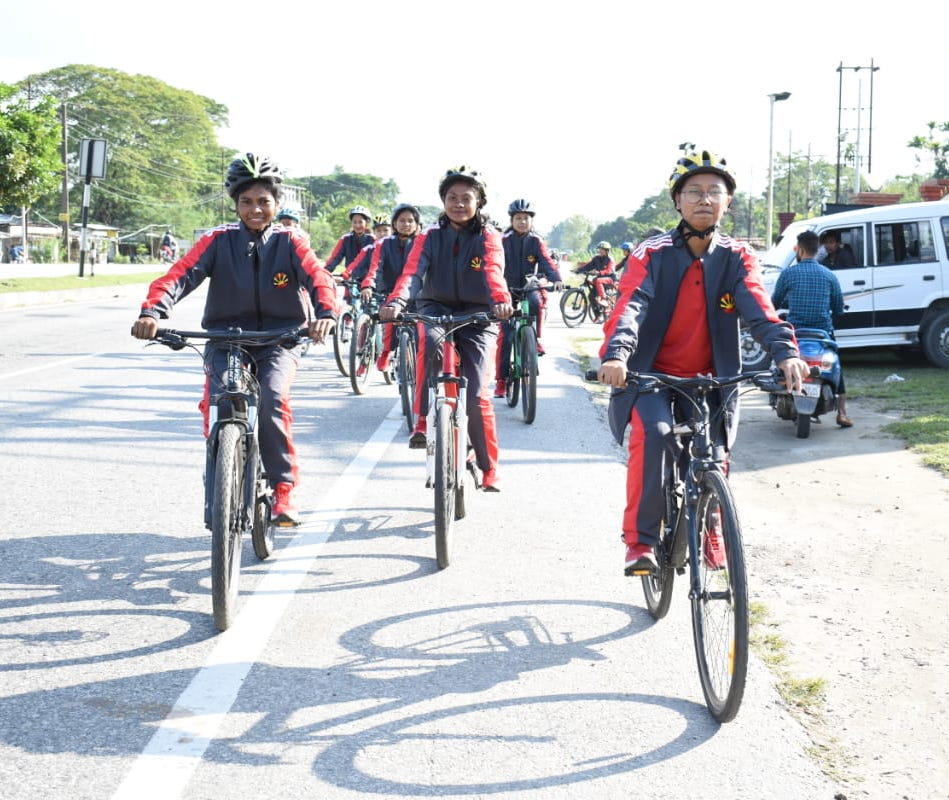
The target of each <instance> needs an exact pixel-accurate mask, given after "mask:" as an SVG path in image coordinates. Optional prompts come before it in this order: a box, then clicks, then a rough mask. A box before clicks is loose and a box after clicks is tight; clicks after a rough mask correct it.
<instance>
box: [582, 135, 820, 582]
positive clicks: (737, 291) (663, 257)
mask: <svg viewBox="0 0 949 800" xmlns="http://www.w3.org/2000/svg"><path fill="white" fill-rule="evenodd" d="M669 187H670V188H669V190H670V193H671V195H672V201H673V203H674V204H675V207H676V209H677V210H678V211H679V213H680V214H681V217H682V218H681V220H680V221H679V224H678V225H677V226H676V227H675V228H673V229H672V230H671V231H669V232H668V233H667V234H665V235H663V236H657V237H653V238H651V239H647V240H646V241H645V242H643V243H642V244H640V245H639V246H638V247H637V248H636V250H635V251H634V252H633V254H632V256H631V257H630V259H629V263H628V265H627V267H626V272H625V273H624V274H623V278H622V280H621V281H620V287H619V288H620V297H619V299H618V300H617V302H616V306H615V307H614V309H613V312H612V313H611V314H610V317H609V319H608V320H607V322H606V325H604V342H603V345H602V347H601V348H600V358H601V365H600V369H599V374H598V377H599V379H600V381H601V382H603V383H605V384H607V385H609V386H612V387H613V393H612V396H611V398H610V408H609V419H610V428H611V430H612V431H613V435H614V436H615V437H616V439H617V441H618V442H620V443H622V440H623V434H624V432H625V430H626V428H627V426H629V427H630V434H629V460H628V462H627V468H626V509H625V511H624V514H623V526H622V527H623V541H624V542H625V544H626V561H625V573H626V574H627V575H633V574H636V573H640V574H641V573H642V572H643V571H646V570H655V569H656V568H657V562H656V557H655V554H654V552H653V548H654V547H655V546H656V544H657V543H658V541H659V538H658V536H659V525H660V521H661V519H662V514H663V496H664V495H663V492H664V481H665V479H666V475H665V471H664V470H663V469H662V466H661V465H662V459H663V453H664V448H665V442H666V437H667V435H668V432H669V431H670V430H671V428H672V425H673V419H683V418H689V417H690V416H691V413H692V409H691V407H690V405H689V404H688V403H687V402H685V401H684V400H683V399H682V398H681V397H679V396H678V395H676V394H675V393H673V392H672V390H670V389H662V390H660V391H658V392H650V393H648V394H643V395H641V396H637V393H636V391H635V390H634V389H631V388H630V387H629V386H628V385H627V382H626V375H627V371H635V372H650V371H653V372H662V373H666V374H669V375H676V376H680V377H693V376H695V375H698V374H703V375H705V374H713V375H720V376H731V375H737V374H739V373H740V372H741V358H740V351H741V349H740V346H739V336H740V329H739V320H740V319H743V320H744V321H745V323H746V324H747V325H748V329H749V331H750V333H751V335H752V336H753V337H754V338H755V339H756V340H757V341H758V342H760V343H761V344H762V345H763V346H764V347H765V348H766V349H767V350H768V351H769V352H770V353H771V356H772V358H773V359H774V361H775V363H776V364H777V365H778V366H779V367H780V368H781V370H782V371H783V372H784V374H785V378H786V380H787V385H788V387H789V389H790V390H791V391H793V392H800V390H801V384H802V382H803V380H804V378H805V377H806V376H807V374H808V366H807V364H806V363H805V362H804V361H803V360H801V359H800V358H799V357H798V349H797V343H796V341H795V339H794V333H793V330H792V328H791V325H790V324H789V323H787V322H783V321H782V320H780V319H779V318H778V315H777V314H776V313H775V311H774V307H773V306H772V305H771V301H770V299H769V298H768V295H767V293H766V292H765V289H764V287H763V286H762V283H761V276H760V270H759V267H758V261H757V258H756V257H755V255H754V253H753V251H752V250H750V249H749V248H748V247H747V246H746V245H744V244H742V243H740V242H737V241H735V240H733V239H732V238H730V237H728V236H725V235H723V234H721V233H720V232H719V231H718V226H719V224H720V223H721V221H722V217H724V216H725V212H726V211H727V210H728V206H729V204H730V203H731V199H732V197H733V196H734V194H735V179H734V178H733V177H732V175H731V173H730V172H729V171H728V170H727V168H726V166H725V160H724V159H719V158H717V157H716V156H715V155H714V154H712V153H710V152H708V151H707V150H705V151H701V152H697V153H691V154H689V155H687V156H684V157H683V158H680V159H679V161H678V162H677V163H676V166H675V170H674V171H673V173H672V176H671V177H670V179H669ZM709 401H710V405H711V406H712V408H713V412H714V411H715V410H716V409H719V410H722V411H724V413H722V414H718V415H717V416H716V415H714V414H713V419H718V420H720V429H719V430H715V431H711V432H710V436H711V437H712V438H713V441H716V442H717V445H718V446H719V447H723V448H725V450H726V451H727V450H728V448H730V447H731V446H732V444H733V443H734V440H735V434H736V432H737V425H738V391H737V389H735V388H732V389H729V390H725V391H721V392H715V393H713V394H712V396H711V397H710V398H709ZM674 415H675V416H674ZM706 541H707V542H708V544H707V546H706V550H705V552H704V554H703V555H704V558H705V559H706V563H707V564H708V566H710V567H711V568H718V567H721V566H722V565H723V563H724V555H725V554H724V549H723V548H722V547H721V544H720V542H718V541H717V540H716V539H715V537H714V536H710V537H708V538H707V540H706Z"/></svg>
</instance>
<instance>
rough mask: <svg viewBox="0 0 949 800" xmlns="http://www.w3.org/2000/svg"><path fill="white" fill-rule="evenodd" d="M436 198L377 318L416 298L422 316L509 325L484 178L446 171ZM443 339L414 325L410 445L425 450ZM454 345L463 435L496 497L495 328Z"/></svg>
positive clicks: (389, 318)
mask: <svg viewBox="0 0 949 800" xmlns="http://www.w3.org/2000/svg"><path fill="white" fill-rule="evenodd" d="M438 194H439V197H440V198H441V200H442V203H443V204H444V211H443V213H442V214H441V216H439V218H438V221H437V222H436V223H435V224H434V225H432V226H430V227H428V228H427V229H426V230H425V231H424V232H422V233H420V234H419V235H418V236H417V237H416V239H415V243H414V244H413V246H412V251H411V253H410V254H409V260H408V262H407V263H406V265H405V269H404V270H403V271H402V275H401V276H400V277H399V279H398V280H397V281H396V284H395V288H394V289H393V290H392V293H391V294H390V295H389V298H388V300H387V303H386V305H385V306H384V307H383V308H382V313H381V314H380V318H381V319H382V320H383V321H384V322H393V321H395V320H396V319H397V318H398V316H399V314H400V313H401V311H402V310H403V309H404V308H405V306H406V304H407V303H408V302H409V301H410V300H415V301H416V303H417V305H418V310H419V311H420V312H421V313H423V314H428V315H432V316H436V315H447V314H471V313H474V312H479V311H489V312H490V311H493V313H494V315H495V316H496V317H498V319H501V320H505V319H508V318H509V317H510V316H511V315H512V314H513V313H514V309H513V308H512V307H511V295H510V293H509V292H508V290H507V287H506V286H505V284H504V248H503V245H502V244H501V234H500V233H499V232H498V230H497V229H496V228H494V227H493V226H491V225H490V224H488V223H487V222H486V217H485V215H484V214H483V213H482V211H481V209H482V208H484V206H485V203H486V202H487V195H486V194H485V184H484V180H483V179H482V178H481V176H480V175H479V174H478V173H477V172H475V171H474V170H471V169H468V168H467V167H458V168H457V169H450V170H448V172H447V173H446V174H445V177H444V178H442V180H441V182H440V183H439V186H438ZM442 335H443V330H442V329H441V328H440V327H438V326H428V325H420V326H419V351H418V359H417V362H416V374H417V376H418V380H417V381H416V392H415V409H416V412H417V413H418V419H419V424H418V425H417V426H416V429H415V431H413V433H412V437H411V439H410V440H409V447H413V448H419V447H425V415H426V413H427V411H428V408H427V405H428V393H427V391H426V389H427V386H426V384H427V381H426V380H425V376H426V375H427V374H428V373H429V371H430V370H431V369H434V368H435V362H436V359H438V358H439V357H440V353H439V351H440V341H441V338H442ZM455 343H456V346H457V347H458V350H459V353H460V354H461V370H462V374H463V375H464V376H465V378H466V379H467V381H468V389H467V393H468V394H467V403H468V436H469V439H470V441H471V444H472V446H473V448H474V452H475V458H476V460H477V465H478V468H479V469H480V470H481V471H482V473H483V475H482V481H481V485H482V488H484V489H485V490H486V491H492V492H496V491H500V483H499V480H498V473H497V464H498V436H497V429H496V426H495V420H494V407H493V405H492V403H491V393H490V388H489V387H490V381H491V369H492V366H493V364H494V355H495V348H496V346H497V329H496V327H495V326H494V325H493V324H488V325H484V326H477V325H468V326H466V327H464V328H461V329H460V330H459V331H458V333H457V334H456V338H455Z"/></svg>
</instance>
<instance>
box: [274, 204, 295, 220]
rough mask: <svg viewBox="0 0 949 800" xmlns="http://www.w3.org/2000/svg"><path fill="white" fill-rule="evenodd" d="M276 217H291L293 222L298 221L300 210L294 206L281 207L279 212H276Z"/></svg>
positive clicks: (279, 218)
mask: <svg viewBox="0 0 949 800" xmlns="http://www.w3.org/2000/svg"><path fill="white" fill-rule="evenodd" d="M277 219H278V220H281V219H292V220H293V221H294V222H299V221H300V212H299V211H297V210H296V209H295V208H290V207H289V206H288V207H287V208H281V209H280V213H279V214H277Z"/></svg>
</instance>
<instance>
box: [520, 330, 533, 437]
mask: <svg viewBox="0 0 949 800" xmlns="http://www.w3.org/2000/svg"><path fill="white" fill-rule="evenodd" d="M520 347H521V413H522V414H523V416H524V422H525V423H527V424H528V425H530V424H532V423H533V422H534V417H535V416H537V334H536V333H535V332H534V329H533V328H532V327H531V326H530V325H525V326H524V327H523V328H521V336H520Z"/></svg>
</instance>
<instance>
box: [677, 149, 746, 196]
mask: <svg viewBox="0 0 949 800" xmlns="http://www.w3.org/2000/svg"><path fill="white" fill-rule="evenodd" d="M702 174H710V175H718V176H719V177H720V178H721V179H722V180H724V181H725V186H726V187H727V188H728V193H729V194H734V193H735V186H736V183H735V177H734V176H733V175H732V174H731V173H730V172H729V171H728V167H727V166H725V159H724V158H719V157H718V156H716V155H715V153H711V152H709V151H708V150H698V151H696V152H694V153H688V154H687V155H684V156H683V157H682V158H680V159H679V160H678V161H676V166H675V169H674V170H673V171H672V174H671V175H670V176H669V193H670V194H671V195H672V199H673V200H675V196H676V194H677V193H678V191H679V189H681V188H682V184H683V183H684V182H685V179H686V178H689V177H691V176H692V175H702Z"/></svg>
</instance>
